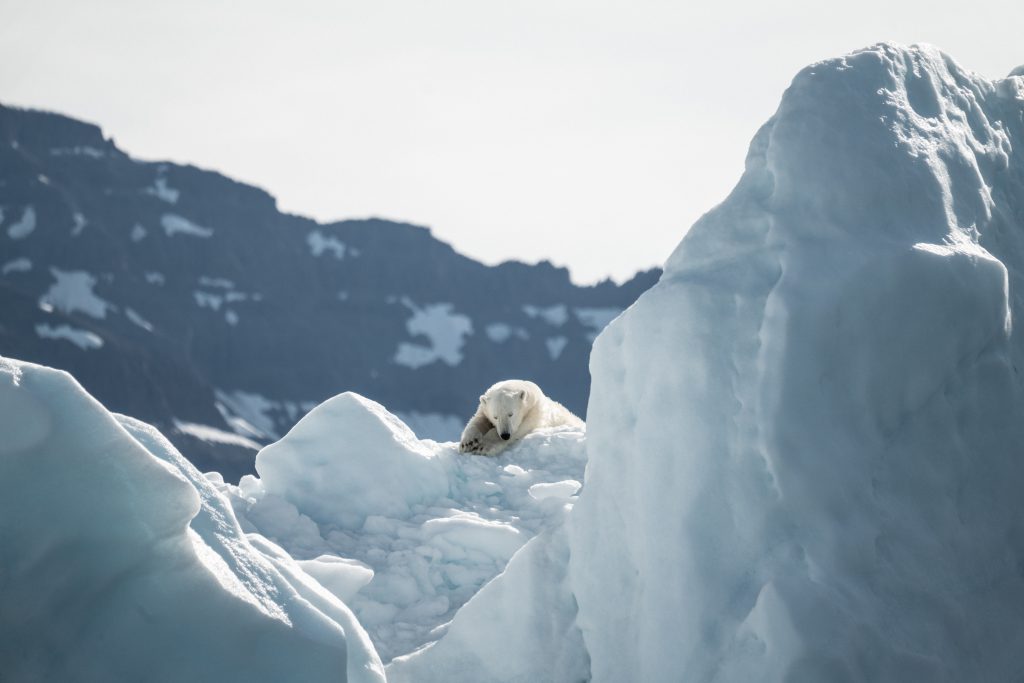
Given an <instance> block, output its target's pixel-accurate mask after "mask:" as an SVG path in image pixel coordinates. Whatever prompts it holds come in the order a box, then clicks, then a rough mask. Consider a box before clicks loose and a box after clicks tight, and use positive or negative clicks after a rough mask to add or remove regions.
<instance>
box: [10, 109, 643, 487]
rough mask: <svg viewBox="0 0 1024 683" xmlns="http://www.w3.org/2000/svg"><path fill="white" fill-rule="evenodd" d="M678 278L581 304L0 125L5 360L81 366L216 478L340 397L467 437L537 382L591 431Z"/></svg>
mask: <svg viewBox="0 0 1024 683" xmlns="http://www.w3.org/2000/svg"><path fill="white" fill-rule="evenodd" d="M658 277H659V272H658V271H649V272H646V273H642V274H640V275H638V276H637V277H636V278H634V279H633V280H632V281H630V282H628V283H626V284H624V285H622V286H616V285H615V284H614V283H611V282H603V283H601V284H599V285H596V286H593V287H578V286H574V285H573V284H572V283H571V282H570V280H569V274H568V272H567V271H566V270H565V269H561V268H556V267H554V266H552V265H550V264H548V263H541V264H538V265H535V266H530V265H526V264H522V263H516V262H509V263H503V264H501V265H498V266H494V267H488V266H484V265H483V264H480V263H477V262H475V261H473V260H471V259H468V258H466V257H464V256H461V255H459V254H458V253H456V252H455V251H454V250H453V249H452V248H451V247H450V246H449V245H447V244H445V243H443V242H441V241H439V240H437V239H435V238H434V237H433V236H432V235H431V234H430V231H429V230H428V229H426V228H422V227H417V226H413V225H404V224H399V223H392V222H389V221H384V220H376V219H371V220H359V221H343V222H339V223H334V224H330V225H322V224H318V223H316V222H314V221H311V220H308V219H306V218H302V217H299V216H293V215H287V214H283V213H281V212H279V211H278V210H277V208H276V205H275V201H274V199H273V197H271V196H270V195H268V194H267V193H266V192H263V191H262V190H260V189H258V188H255V187H251V186H247V185H243V184H240V183H236V182H234V181H232V180H230V179H228V178H225V177H223V176H221V175H219V174H217V173H211V172H208V171H203V170H200V169H197V168H194V167H191V166H178V165H175V164H167V163H148V162H140V161H137V160H134V159H132V158H131V157H129V156H128V155H127V154H125V153H124V152H122V151H121V150H119V149H118V148H117V147H116V146H115V145H114V143H113V141H112V140H109V139H105V138H104V137H103V134H102V133H101V131H100V129H99V128H97V127H96V126H93V125H90V124H86V123H82V122H80V121H75V120H73V119H69V118H66V117H63V116H59V115H56V114H49V113H42V112H36V111H25V110H19V109H13V108H8V107H3V106H0V354H3V355H7V356H13V357H18V358H23V359H26V360H31V361H34V362H38V363H43V364H46V365H50V366H54V367H58V368H62V369H66V370H69V371H71V372H72V373H74V375H75V377H76V378H78V380H79V381H81V382H82V384H83V385H84V386H85V387H86V389H88V390H89V391H90V392H91V393H93V394H94V395H95V396H96V397H97V398H99V399H100V400H101V401H102V402H103V403H104V404H105V405H107V406H109V407H110V408H111V409H113V410H118V411H123V412H126V413H130V414H132V415H135V416H137V417H139V418H141V419H143V420H146V421H147V422H150V423H153V424H155V425H156V426H158V427H159V428H160V429H161V430H162V431H163V432H164V433H165V434H167V435H168V436H169V437H170V438H171V440H172V441H173V442H174V443H175V444H176V445H177V446H179V447H180V448H181V450H182V451H183V452H184V453H186V454H188V455H189V457H191V458H192V459H193V460H194V461H195V462H196V464H197V465H198V466H199V467H201V468H203V469H215V470H218V471H220V472H222V473H224V474H225V476H227V477H228V478H229V479H237V477H238V476H239V475H240V474H242V473H245V472H251V471H252V461H253V457H254V455H255V452H256V450H257V448H258V446H259V445H261V444H264V443H266V442H268V441H270V440H273V439H275V438H277V437H280V436H281V435H283V434H284V432H286V431H287V429H288V428H289V427H291V425H292V424H294V423H295V421H296V420H297V419H298V418H299V417H301V416H302V414H304V413H305V412H306V411H307V410H308V409H309V408H311V407H312V406H313V405H316V404H317V403H319V402H320V401H322V400H323V399H325V398H327V397H328V396H332V395H334V394H336V393H339V392H340V391H345V390H352V391H357V392H359V393H361V394H363V395H365V396H368V397H370V398H373V399H375V400H378V401H381V402H383V403H385V404H387V405H388V406H389V407H390V408H391V409H393V410H395V411H396V412H397V413H398V414H399V415H400V416H401V417H402V418H403V419H404V420H405V421H406V422H407V423H409V424H410V426H412V427H413V428H414V429H415V430H416V431H417V433H418V434H419V435H420V436H425V437H432V438H449V439H454V438H457V436H458V433H459V430H460V429H461V426H462V423H463V422H464V420H465V419H466V417H467V416H468V415H470V414H471V413H472V411H473V409H474V407H475V402H476V397H477V396H478V395H479V393H480V391H481V390H482V388H484V387H487V386H490V384H492V383H493V382H494V381H497V380H500V379H505V378H509V377H519V378H524V379H531V380H535V381H538V382H539V383H540V384H541V385H542V386H543V387H544V390H545V391H546V392H548V393H549V394H550V395H552V396H553V397H555V398H556V399H557V400H559V401H560V402H562V403H564V404H565V405H567V406H568V407H569V408H570V409H572V410H574V411H576V412H577V413H580V414H582V413H583V411H584V408H585V404H586V397H587V395H588V391H589V375H588V372H587V365H586V364H587V358H588V355H589V352H590V344H591V342H592V341H593V339H594V337H595V336H596V335H597V333H598V332H599V331H600V330H601V329H602V328H603V327H604V325H605V324H607V322H608V321H609V320H611V319H612V318H613V317H614V316H615V315H617V314H618V313H619V312H620V311H621V310H623V309H624V308H626V307H627V306H628V305H629V304H631V303H632V302H633V301H634V300H635V299H636V297H637V296H638V295H639V294H640V293H641V292H643V291H645V290H646V289H647V288H648V287H650V286H651V285H652V284H653V283H654V282H655V281H656V280H657V278H658Z"/></svg>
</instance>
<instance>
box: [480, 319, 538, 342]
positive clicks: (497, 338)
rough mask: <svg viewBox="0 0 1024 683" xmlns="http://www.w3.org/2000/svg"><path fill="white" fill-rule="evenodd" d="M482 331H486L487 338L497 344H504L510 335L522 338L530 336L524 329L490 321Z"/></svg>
mask: <svg viewBox="0 0 1024 683" xmlns="http://www.w3.org/2000/svg"><path fill="white" fill-rule="evenodd" d="M484 332H486V333H487V338H488V339H490V340H491V341H492V342H495V343H498V344H504V343H505V342H506V341H508V340H509V339H511V338H512V337H515V338H517V339H522V340H526V339H529V338H530V334H529V333H528V332H527V331H526V330H524V329H523V328H521V327H518V326H513V325H509V324H508V323H491V324H490V325H488V326H487V327H486V328H485V329H484Z"/></svg>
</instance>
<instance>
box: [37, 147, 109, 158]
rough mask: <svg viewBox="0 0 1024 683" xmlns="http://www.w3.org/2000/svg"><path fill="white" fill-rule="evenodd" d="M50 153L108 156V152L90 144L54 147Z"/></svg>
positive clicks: (92, 156) (58, 154) (95, 156)
mask: <svg viewBox="0 0 1024 683" xmlns="http://www.w3.org/2000/svg"><path fill="white" fill-rule="evenodd" d="M50 155H51V156H55V157H65V156H75V157H89V158H92V159H102V158H103V157H105V156H106V152H104V151H103V150H102V149H97V148H96V147H90V146H89V145H76V146H74V147H54V148H52V149H50Z"/></svg>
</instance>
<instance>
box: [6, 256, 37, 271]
mask: <svg viewBox="0 0 1024 683" xmlns="http://www.w3.org/2000/svg"><path fill="white" fill-rule="evenodd" d="M30 270H32V261H31V260H29V259H27V258H25V257H21V258H16V259H12V260H10V261H8V262H7V263H5V264H4V265H3V267H2V268H0V274H3V275H7V274H8V273H27V272H29V271H30Z"/></svg>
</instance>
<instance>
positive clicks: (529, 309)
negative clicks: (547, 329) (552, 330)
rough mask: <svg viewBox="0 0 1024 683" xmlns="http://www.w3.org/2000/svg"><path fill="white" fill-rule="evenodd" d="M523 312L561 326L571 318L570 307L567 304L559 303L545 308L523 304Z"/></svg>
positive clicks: (549, 323)
mask: <svg viewBox="0 0 1024 683" xmlns="http://www.w3.org/2000/svg"><path fill="white" fill-rule="evenodd" d="M523 313H525V314H526V315H528V316H530V317H531V318H540V319H541V320H543V321H544V322H546V323H547V324H548V325H552V326H554V327H561V326H562V325H564V324H565V323H566V322H567V321H568V320H569V309H568V308H567V307H566V306H565V304H557V305H555V306H548V307H547V308H543V307H540V306H530V305H527V306H523Z"/></svg>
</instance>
